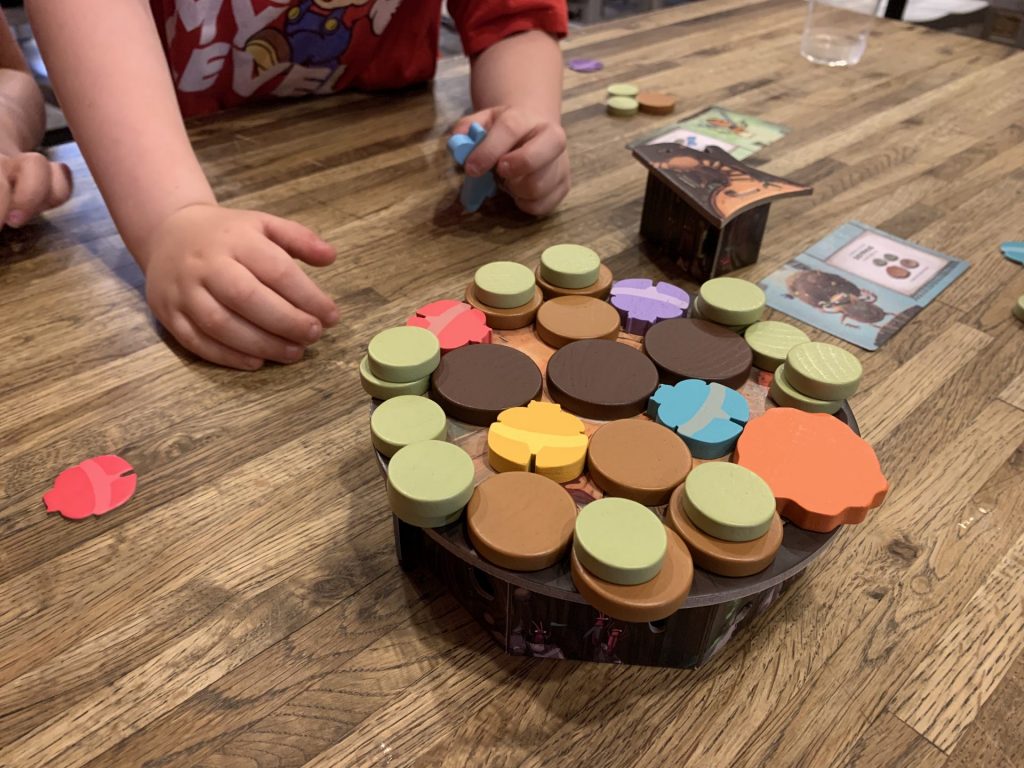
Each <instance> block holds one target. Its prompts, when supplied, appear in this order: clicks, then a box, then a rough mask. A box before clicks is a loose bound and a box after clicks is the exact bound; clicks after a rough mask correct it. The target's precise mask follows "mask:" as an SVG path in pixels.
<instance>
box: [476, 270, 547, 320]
mask: <svg viewBox="0 0 1024 768" xmlns="http://www.w3.org/2000/svg"><path fill="white" fill-rule="evenodd" d="M466 303H467V304H469V305H471V306H473V307H476V308H477V309H479V310H480V311H481V312H483V313H484V316H485V317H486V318H487V325H488V326H490V327H491V328H492V329H493V330H495V331H514V330H515V329H516V328H525V327H526V326H528V325H529V324H530V323H532V322H533V320H534V318H535V317H537V310H538V309H540V305H541V304H543V303H544V294H543V293H541V290H540V288H539V287H538V288H537V289H536V290H535V291H534V292H533V298H532V299H530V301H529V302H528V303H527V304H524V305H523V306H521V307H512V308H511V309H498V308H497V307H489V306H487V305H486V304H484V303H483V302H482V301H480V300H479V299H478V298H477V297H476V284H475V283H474V282H473V281H472V280H470V281H469V285H467V286H466Z"/></svg>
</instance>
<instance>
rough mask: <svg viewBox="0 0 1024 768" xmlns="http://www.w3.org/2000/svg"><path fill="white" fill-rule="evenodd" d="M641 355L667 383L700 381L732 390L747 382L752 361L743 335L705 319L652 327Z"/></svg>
mask: <svg viewBox="0 0 1024 768" xmlns="http://www.w3.org/2000/svg"><path fill="white" fill-rule="evenodd" d="M644 352H646V353H647V355H648V357H650V358H651V360H652V361H654V364H655V365H656V366H657V367H658V372H659V374H660V375H661V380H662V382H664V383H666V384H675V383H676V382H677V381H679V380H681V379H703V380H704V381H706V382H708V383H712V382H717V383H719V384H722V385H724V386H726V387H732V388H734V389H735V388H737V387H739V386H741V385H742V384H743V382H745V381H746V380H747V376H748V375H749V374H750V367H751V364H752V362H753V354H752V353H751V351H750V347H749V346H748V345H747V342H745V341H744V340H743V337H742V336H737V335H736V334H735V333H733V332H732V331H730V330H728V329H727V328H723V327H722V326H720V325H715V324H714V323H709V322H708V321H707V320H695V319H691V318H679V319H676V320H664V321H662V322H660V323H657V324H656V325H653V326H652V327H651V328H650V330H648V331H647V335H646V336H644Z"/></svg>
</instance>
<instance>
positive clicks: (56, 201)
mask: <svg viewBox="0 0 1024 768" xmlns="http://www.w3.org/2000/svg"><path fill="white" fill-rule="evenodd" d="M69 197H71V171H69V170H68V167H67V166H66V165H64V163H51V162H50V161H49V160H47V159H46V158H45V157H44V156H43V155H41V154H39V153H38V152H18V153H16V154H10V155H2V154H0V228H2V227H4V226H8V227H20V226H22V225H23V224H26V223H28V221H29V220H30V219H32V218H33V217H34V216H36V215H37V214H39V213H42V212H43V211H45V210H47V209H49V208H56V207H57V206H58V205H61V204H63V203H65V202H67V199H68V198H69Z"/></svg>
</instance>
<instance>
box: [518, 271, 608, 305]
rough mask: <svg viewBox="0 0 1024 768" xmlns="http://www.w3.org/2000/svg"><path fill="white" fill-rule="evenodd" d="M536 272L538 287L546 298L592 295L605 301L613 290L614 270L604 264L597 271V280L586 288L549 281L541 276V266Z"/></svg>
mask: <svg viewBox="0 0 1024 768" xmlns="http://www.w3.org/2000/svg"><path fill="white" fill-rule="evenodd" d="M535 274H536V276H537V287H538V288H540V289H541V291H543V293H544V299H545V300H549V299H557V298H558V297H559V296H590V297H591V298H594V299H601V300H602V301H604V300H605V299H607V298H608V295H609V294H610V293H611V292H612V282H613V281H614V276H613V275H612V271H611V270H610V269H608V267H606V266H605V265H604V264H602V265H601V268H600V269H599V270H598V272H597V282H595V283H594V284H593V285H588V286H587V287H586V288H561V287H559V286H557V285H554V284H552V283H549V282H548V281H547V280H545V279H544V278H543V277H541V274H540V267H539V266H538V267H537V269H536V272H535Z"/></svg>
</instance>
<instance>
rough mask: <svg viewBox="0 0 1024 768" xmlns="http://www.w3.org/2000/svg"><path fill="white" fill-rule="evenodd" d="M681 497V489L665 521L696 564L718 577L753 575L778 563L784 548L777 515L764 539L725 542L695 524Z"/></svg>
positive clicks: (673, 498)
mask: <svg viewBox="0 0 1024 768" xmlns="http://www.w3.org/2000/svg"><path fill="white" fill-rule="evenodd" d="M682 495H683V487H682V486H680V487H679V488H677V489H676V490H675V492H673V494H672V498H671V499H670V500H669V503H668V512H667V513H666V514H665V522H667V523H668V525H669V527H670V528H672V530H674V531H675V532H676V533H678V534H679V535H680V536H681V537H682V538H683V541H685V542H686V546H687V547H689V549H690V555H692V556H693V562H695V563H696V564H697V565H699V566H700V567H701V568H703V569H704V570H705V571H707V572H708V573H714V574H717V575H719V576H732V577H740V576H753V575H754V574H755V573H760V572H761V571H763V570H764V569H765V568H767V567H768V566H769V565H771V564H772V562H773V561H774V560H775V554H776V553H777V552H778V551H779V547H780V546H781V545H782V518H780V517H779V515H778V514H777V513H776V514H775V516H774V517H773V518H772V523H771V527H770V528H769V529H768V533H766V534H765V535H764V536H761V537H759V538H756V539H754V540H753V541H723V540H722V539H716V538H714V537H713V536H708V535H707V534H706V533H704V531H702V530H701V529H700V528H698V527H697V526H696V525H694V524H693V521H692V520H690V517H689V515H687V514H686V510H685V509H683V501H682Z"/></svg>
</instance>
